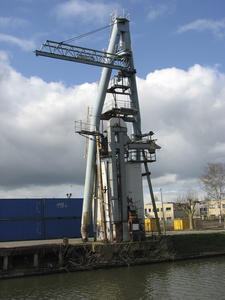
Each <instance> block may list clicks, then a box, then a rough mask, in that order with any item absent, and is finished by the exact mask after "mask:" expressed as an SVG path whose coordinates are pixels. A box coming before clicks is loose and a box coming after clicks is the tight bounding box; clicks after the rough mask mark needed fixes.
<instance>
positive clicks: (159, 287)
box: [0, 256, 225, 300]
mask: <svg viewBox="0 0 225 300" xmlns="http://www.w3.org/2000/svg"><path fill="white" fill-rule="evenodd" d="M0 299H1V300H6V299H20V300H22V299H24V300H25V299H26V300H28V299H38V300H42V299H48V300H49V299H51V300H56V299H63V300H70V299H73V300H75V299H102V300H111V299H112V300H115V299H118V300H120V299H129V300H130V299H157V300H160V299H165V300H170V299H171V300H176V299H182V300H183V299H185V300H187V299H191V300H193V299H195V300H196V299H199V300H200V299H201V300H202V299H210V300H213V299H220V300H223V299H225V257H224V256H223V257H216V258H207V259H205V258H204V259H198V260H197V259H195V260H186V261H178V262H170V263H159V264H151V265H143V266H134V267H122V268H114V269H105V270H95V271H83V272H74V273H69V274H54V275H44V276H33V277H23V278H15V279H6V280H1V281H0Z"/></svg>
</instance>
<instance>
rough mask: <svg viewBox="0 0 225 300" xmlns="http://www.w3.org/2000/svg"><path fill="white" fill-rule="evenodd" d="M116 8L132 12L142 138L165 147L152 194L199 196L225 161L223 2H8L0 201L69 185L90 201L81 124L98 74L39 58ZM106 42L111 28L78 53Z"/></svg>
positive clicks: (1, 57) (2, 53) (0, 20)
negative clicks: (210, 169) (46, 46)
mask: <svg viewBox="0 0 225 300" xmlns="http://www.w3.org/2000/svg"><path fill="white" fill-rule="evenodd" d="M117 9H125V10H127V11H128V12H130V19H131V21H130V30H131V39H132V47H133V55H134V62H135V68H136V69H137V87H138V94H139V102H140V109H141V118H142V132H143V133H145V132H149V131H150V130H152V131H153V132H154V133H155V135H154V138H156V139H157V140H158V141H157V143H158V144H159V145H160V146H161V147H162V149H161V150H160V151H158V152H157V161H156V163H153V164H151V165H150V171H151V173H152V175H151V178H152V183H153V187H154V191H155V194H156V195H158V196H159V190H158V188H159V187H161V188H162V189H163V197H164V200H165V201H173V200H174V199H175V197H176V195H177V194H178V193H184V192H186V191H187V190H189V189H196V190H198V189H199V186H198V183H197V177H198V176H200V175H202V174H203V172H204V168H205V166H206V165H207V163H208V162H225V155H224V154H225V55H224V53H225V17H224V12H225V2H224V0H198V1H196V0H195V1H194V0H171V1H170V0H162V1H151V0H130V1H126V0H125V1H101V0H99V1H76V0H69V1H60V0H51V1H50V0H38V1H35V0H20V1H19V0H1V4H0V43H1V45H0V64H1V65H0V73H1V75H0V103H1V109H0V147H1V151H0V170H1V171H0V197H1V198H23V197H64V196H65V195H66V193H68V191H69V185H73V187H72V188H71V192H72V193H73V196H74V197H83V185H84V177H85V168H86V159H84V158H83V150H84V138H83V137H81V136H79V135H78V134H75V133H74V121H75V120H84V119H85V116H86V109H87V106H89V105H94V100H95V96H96V91H97V83H96V82H97V81H98V80H99V79H100V76H101V68H99V67H94V66H88V65H84V64H78V63H72V62H66V61H60V60H54V59H51V58H45V57H35V55H34V54H33V51H34V50H36V49H40V47H41V44H42V43H43V42H44V41H45V40H47V39H49V40H53V41H58V42H60V41H64V40H66V39H69V38H72V37H75V36H79V35H81V34H84V33H87V32H89V31H91V30H94V29H98V28H101V27H104V26H106V25H108V24H109V22H110V13H112V12H113V11H114V10H117ZM108 40H109V29H105V30H103V31H100V32H98V33H96V34H95V35H90V36H88V37H86V38H84V39H81V40H79V41H78V42H77V43H76V45H80V46H84V47H88V48H92V49H96V50H102V49H103V48H107V47H108ZM144 186H145V183H144ZM147 192H148V190H147V188H146V187H144V193H145V194H146V195H145V201H146V202H149V199H150V198H149V196H148V195H147ZM198 192H199V194H200V195H202V193H201V191H200V190H199V191H198Z"/></svg>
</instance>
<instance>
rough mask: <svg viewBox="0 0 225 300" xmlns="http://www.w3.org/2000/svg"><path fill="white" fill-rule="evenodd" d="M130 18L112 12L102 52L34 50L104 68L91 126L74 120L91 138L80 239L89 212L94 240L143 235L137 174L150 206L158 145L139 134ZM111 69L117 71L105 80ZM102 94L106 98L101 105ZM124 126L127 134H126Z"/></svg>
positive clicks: (54, 46) (55, 47)
mask: <svg viewBox="0 0 225 300" xmlns="http://www.w3.org/2000/svg"><path fill="white" fill-rule="evenodd" d="M129 22H130V15H129V13H127V12H126V11H115V12H113V13H112V14H111V24H110V25H111V28H112V30H111V37H110V42H109V46H108V50H107V51H106V52H103V51H96V50H93V49H87V48H81V47H76V46H72V45H68V44H65V43H56V42H52V41H46V42H45V44H43V45H42V48H41V50H40V51H35V53H36V55H42V56H48V57H53V58H59V59H64V60H70V61H75V62H80V63H85V64H91V65H96V66H102V67H103V71H102V75H101V79H100V83H99V87H98V92H97V96H96V100H95V105H94V108H93V111H92V117H91V124H88V127H85V128H84V127H83V126H81V123H80V122H76V123H75V124H76V132H78V133H80V134H83V135H85V136H86V137H90V136H92V138H91V139H90V140H89V143H88V156H87V166H86V177H85V189H84V201H83V211H82V224H81V234H82V239H83V240H84V241H87V240H88V235H89V231H90V226H91V216H92V212H93V223H94V232H95V238H96V239H103V240H110V241H114V240H116V241H129V240H134V239H137V238H138V239H141V238H144V236H145V230H144V207H143V206H144V203H143V188H142V176H147V181H148V184H149V188H150V193H151V196H152V202H153V206H154V196H153V193H152V188H151V181H150V172H149V170H148V165H147V164H148V163H149V162H154V161H156V149H160V147H159V146H158V145H156V143H155V141H154V140H153V139H152V135H153V132H152V131H150V132H149V133H147V134H142V133H141V116H140V108H139V101H138V94H137V86H136V78H135V73H136V70H135V68H134V62H133V53H132V45H131V38H130V29H129ZM113 69H116V70H118V72H117V74H116V75H115V76H114V77H113V78H112V79H111V80H110V78H111V75H112V70H113ZM107 93H108V94H110V98H111V99H110V100H109V102H107V103H106V101H105V99H106V95H107ZM101 123H102V125H100V124H101ZM106 123H107V125H106V129H105V130H104V129H103V128H104V124H106ZM129 124H131V126H130V127H131V131H132V132H131V136H128V127H129ZM87 128H88V130H87ZM142 163H144V167H145V173H144V174H142V169H141V164H142ZM155 212H156V209H155ZM156 217H157V213H156ZM157 219H158V217H157ZM157 224H158V230H159V233H160V227H159V223H157Z"/></svg>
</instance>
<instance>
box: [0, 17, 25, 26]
mask: <svg viewBox="0 0 225 300" xmlns="http://www.w3.org/2000/svg"><path fill="white" fill-rule="evenodd" d="M27 24H28V21H27V20H24V19H21V18H12V17H0V27H1V29H3V28H7V29H8V28H17V27H24V26H26V25H27Z"/></svg>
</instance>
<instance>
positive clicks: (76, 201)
mask: <svg viewBox="0 0 225 300" xmlns="http://www.w3.org/2000/svg"><path fill="white" fill-rule="evenodd" d="M43 203H44V211H45V216H44V217H45V218H46V219H47V218H73V217H81V215H82V205H83V199H82V198H55V199H54V198H53V199H44V200H43Z"/></svg>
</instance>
